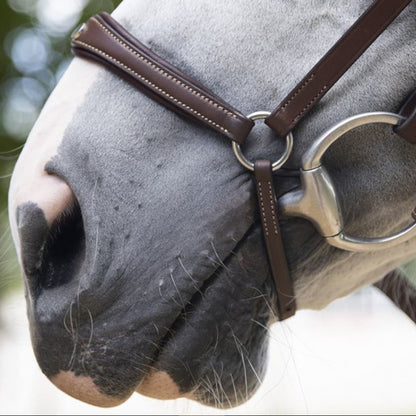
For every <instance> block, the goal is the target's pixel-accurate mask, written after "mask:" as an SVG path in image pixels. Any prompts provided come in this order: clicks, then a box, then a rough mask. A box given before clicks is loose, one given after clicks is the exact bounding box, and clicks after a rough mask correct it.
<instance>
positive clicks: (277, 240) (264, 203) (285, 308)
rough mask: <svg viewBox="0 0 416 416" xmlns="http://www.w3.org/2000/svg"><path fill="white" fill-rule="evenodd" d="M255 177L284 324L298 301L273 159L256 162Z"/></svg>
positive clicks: (271, 267) (279, 311) (279, 310)
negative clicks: (285, 244) (281, 224)
mask: <svg viewBox="0 0 416 416" xmlns="http://www.w3.org/2000/svg"><path fill="white" fill-rule="evenodd" d="M254 174H255V178H256V188H257V199H258V204H259V211H260V217H261V224H262V228H263V236H264V241H265V243H266V250H267V255H268V259H269V264H270V270H271V272H272V276H273V280H274V284H275V287H276V293H277V309H278V315H279V319H280V320H281V321H282V320H284V319H287V318H289V317H291V316H292V315H294V314H295V312H296V300H295V295H294V292H293V284H292V280H291V279H290V275H289V268H288V265H287V261H286V255H285V251H284V247H283V242H282V235H281V232H280V227H279V218H278V216H277V211H276V195H275V192H274V186H273V176H272V164H271V162H270V160H266V159H259V160H256V162H255V163H254Z"/></svg>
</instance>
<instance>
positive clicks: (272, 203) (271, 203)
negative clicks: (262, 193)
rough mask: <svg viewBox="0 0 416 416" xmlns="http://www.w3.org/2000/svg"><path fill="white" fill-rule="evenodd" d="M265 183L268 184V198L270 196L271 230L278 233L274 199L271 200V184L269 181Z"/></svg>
mask: <svg viewBox="0 0 416 416" xmlns="http://www.w3.org/2000/svg"><path fill="white" fill-rule="evenodd" d="M267 184H268V185H269V198H270V208H271V214H272V219H273V231H274V233H275V234H276V235H278V231H277V221H276V216H275V211H274V209H273V205H274V201H273V191H272V184H271V182H270V181H268V182H267Z"/></svg>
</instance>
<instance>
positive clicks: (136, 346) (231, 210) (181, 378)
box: [9, 0, 416, 407]
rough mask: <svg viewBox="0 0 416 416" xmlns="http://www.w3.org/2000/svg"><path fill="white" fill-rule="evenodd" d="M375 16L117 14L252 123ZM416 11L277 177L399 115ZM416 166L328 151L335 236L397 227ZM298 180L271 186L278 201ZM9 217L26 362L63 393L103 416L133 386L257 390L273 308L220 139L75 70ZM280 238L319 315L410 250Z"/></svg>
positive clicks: (276, 147) (50, 113)
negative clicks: (353, 125) (388, 114)
mask: <svg viewBox="0 0 416 416" xmlns="http://www.w3.org/2000/svg"><path fill="white" fill-rule="evenodd" d="M369 3H370V1H369V0H365V1H363V0H352V1H349V2H338V1H335V0H327V1H316V0H304V1H302V2H293V1H290V0H279V1H273V2H272V1H269V0H257V1H249V0H239V1H238V2H223V1H219V0H210V1H206V0H201V1H198V2H195V1H191V0H183V1H181V2H163V1H160V0H159V1H156V0H155V1H152V2H148V1H133V0H125V1H124V2H123V3H122V4H121V5H120V6H119V8H118V9H117V10H116V11H115V12H114V14H113V15H114V17H115V18H116V19H118V20H119V21H120V23H122V24H123V25H124V26H125V27H126V28H127V29H128V30H129V31H131V32H132V34H133V35H135V36H136V37H137V38H138V39H140V40H141V41H142V42H143V43H145V44H146V45H148V46H149V47H150V48H152V49H153V50H154V51H155V52H156V53H158V54H159V55H161V56H162V57H164V58H165V59H167V60H168V61H170V62H172V63H173V64H175V65H177V66H178V67H180V68H181V69H182V70H184V71H185V72H187V73H189V74H190V75H191V76H193V77H195V78H197V79H198V80H200V81H201V82H202V83H203V84H205V85H207V86H208V87H209V88H211V89H212V90H213V91H214V92H215V93H217V94H218V95H220V96H221V97H223V98H224V99H225V100H226V101H228V102H230V103H232V104H233V105H234V106H235V107H237V108H238V109H240V110H241V111H242V112H243V113H246V114H248V113H251V112H253V111H256V110H271V109H273V108H274V107H276V105H277V104H278V103H279V101H280V100H281V99H282V98H283V97H284V96H285V95H286V94H287V93H288V92H289V91H290V90H291V89H292V88H293V87H294V85H295V84H296V83H297V82H298V81H299V80H300V79H301V78H302V77H303V76H304V75H305V73H306V72H307V71H308V70H309V69H310V68H311V67H312V66H313V64H314V63H315V62H316V61H317V60H318V59H319V58H320V57H321V56H322V55H323V54H324V53H325V52H326V51H327V50H328V49H329V47H330V46H332V44H333V43H334V42H335V41H336V40H337V39H338V38H339V37H340V36H341V34H342V33H343V32H344V31H345V30H346V29H347V28H348V27H349V26H350V25H351V24H352V23H353V21H354V20H355V19H356V18H357V17H358V16H359V15H360V14H361V13H362V12H363V11H364V9H365V8H366V7H367V6H368V5H369ZM415 6H416V4H414V3H413V4H411V5H410V7H409V8H408V9H407V10H406V11H405V12H403V13H402V14H401V15H400V16H399V17H398V18H397V19H396V21H395V22H394V23H393V24H392V25H391V26H390V27H389V28H388V30H386V32H385V33H384V34H383V35H382V36H381V37H380V38H379V39H378V40H377V41H376V42H375V44H374V45H373V46H371V47H370V49H369V50H368V51H367V52H366V53H365V55H364V56H363V57H362V58H360V59H359V60H358V61H357V63H356V64H354V66H353V67H352V69H351V70H350V71H349V72H348V73H347V74H346V75H345V76H344V77H343V78H342V79H341V81H340V82H339V83H338V84H337V85H336V86H335V87H334V88H333V90H331V91H330V92H329V93H328V94H327V96H326V97H325V98H324V99H323V100H322V102H321V103H320V104H319V105H318V106H317V108H316V109H315V110H314V111H313V112H312V113H311V114H310V115H309V116H308V117H307V119H306V121H304V122H303V123H302V124H301V125H300V126H299V127H298V128H296V129H295V131H294V136H295V147H294V153H293V155H292V157H291V159H290V160H289V162H288V163H287V165H286V166H285V169H286V172H288V173H289V172H290V171H291V169H296V168H298V167H299V165H300V160H301V157H302V155H303V153H304V152H305V149H307V148H308V146H309V144H310V142H311V140H313V138H315V137H316V136H317V135H318V134H320V133H321V132H322V131H324V130H325V129H327V128H328V127H330V126H331V125H333V124H334V123H336V122H338V121H340V120H342V119H344V118H346V117H348V116H351V115H354V114H357V113H360V112H367V111H396V110H397V109H398V107H399V105H400V102H401V101H402V100H403V99H404V97H405V96H406V94H407V93H408V92H409V91H410V90H411V89H412V88H413V87H414V84H415V78H416V71H415V70H414V61H415V57H416V25H415V22H416V7H415ZM249 142H250V143H257V144H256V145H251V146H250V145H249V146H248V147H249V149H248V153H249V154H250V155H260V156H267V157H270V158H273V155H278V154H279V153H280V152H281V151H282V149H283V146H284V143H283V142H282V141H280V140H276V138H275V137H274V136H273V134H272V133H271V132H270V131H269V130H268V129H267V128H265V127H261V126H259V128H256V130H255V132H254V133H253V134H252V135H251V137H250V138H249ZM246 150H247V149H246ZM415 159H416V148H415V147H413V146H411V145H410V144H408V143H406V142H404V141H403V140H401V139H399V138H398V137H397V136H395V135H394V133H393V132H392V130H391V128H390V129H389V128H387V127H383V126H379V125H373V126H369V127H365V128H361V129H358V130H356V131H354V132H353V133H351V134H349V135H348V137H346V138H345V139H343V140H342V141H341V142H340V143H337V144H335V145H334V146H333V147H332V148H331V151H330V152H329V154H327V157H326V159H325V164H326V166H327V167H328V170H329V171H330V173H331V174H332V175H333V178H334V181H335V184H336V186H337V188H338V190H339V192H340V195H341V200H342V206H343V211H344V216H345V218H346V222H347V229H348V231H351V233H354V234H358V235H360V234H361V235H367V236H373V235H386V234H388V233H390V232H391V231H394V230H397V229H399V228H400V227H402V226H403V225H405V224H406V223H408V222H409V219H410V215H409V213H410V212H411V210H412V209H413V206H414V204H415V202H416V198H415V195H416V169H415V166H414V160H415ZM296 186H298V180H297V178H296V177H293V176H291V175H287V176H279V177H276V187H277V190H278V192H279V194H280V195H282V194H284V193H286V192H288V191H289V190H291V189H293V188H295V187H296ZM9 208H10V209H9V212H10V222H11V227H12V232H13V236H14V241H15V244H16V247H17V251H18V254H19V258H20V262H21V265H22V270H23V275H24V281H25V288H26V296H27V305H28V316H29V321H30V329H31V336H32V343H33V347H34V351H35V354H36V358H37V360H38V362H39V365H40V367H41V369H42V371H43V372H44V373H45V374H46V376H47V377H49V378H50V379H51V381H52V382H53V383H55V384H56V385H57V386H58V387H59V388H61V389H62V390H64V391H65V392H67V393H68V394H71V395H73V396H74V397H77V398H79V399H81V400H84V401H86V402H89V403H92V404H96V405H100V406H112V405H116V404H118V403H120V402H122V401H124V400H126V399H127V398H128V397H129V396H130V395H131V394H132V393H133V392H134V391H138V392H141V393H143V394H147V395H149V396H153V397H158V398H174V397H179V396H185V397H190V398H193V399H195V400H198V401H200V402H203V403H206V404H209V405H215V406H223V407H229V406H234V405H236V404H239V403H241V402H244V401H245V400H246V399H248V398H249V397H250V395H251V394H252V393H253V392H254V391H255V390H256V388H257V387H258V385H259V383H260V382H261V379H262V377H263V375H264V369H265V364H266V362H267V344H268V341H267V331H268V327H269V325H271V324H272V323H273V322H275V321H276V315H275V307H274V305H275V295H274V292H273V284H272V281H271V277H270V272H269V269H268V265H267V258H266V255H265V249H264V245H263V242H262V236H261V231H260V224H259V216H258V213H257V209H256V202H255V197H254V184H253V181H252V177H251V174H250V173H249V172H248V171H246V170H245V169H244V168H243V167H242V166H240V165H239V164H238V162H237V161H236V160H235V158H234V156H233V154H232V151H231V148H230V145H229V143H228V142H227V141H225V140H224V139H223V138H222V137H220V136H219V135H218V134H216V133H214V132H213V131H211V130H209V129H207V128H205V127H201V126H199V125H197V124H195V123H193V122H191V121H189V120H186V119H183V118H181V117H179V116H177V115H175V114H173V113H172V112H170V111H168V110H167V109H165V108H163V107H162V106H160V105H158V104H157V103H155V102H153V101H152V100H150V99H149V98H147V97H146V96H144V95H143V94H141V93H140V92H138V91H137V90H136V89H134V88H133V87H132V86H131V85H130V84H128V83H127V82H125V81H123V80H122V79H120V78H118V77H117V76H115V75H114V74H112V73H110V72H109V71H108V70H106V69H104V68H103V67H101V66H99V65H97V64H94V63H91V62H88V61H86V60H81V59H79V58H75V59H74V61H73V62H72V64H71V65H70V67H69V69H68V70H67V72H66V73H65V75H64V76H63V78H62V80H61V81H60V83H59V84H58V86H57V87H56V89H55V91H54V92H53V93H52V95H51V97H50V99H49V100H48V102H47V104H46V105H45V107H44V109H43V111H42V113H41V115H40V117H39V119H38V121H37V123H36V125H35V127H34V129H33V131H32V132H31V134H30V136H29V138H28V140H27V144H26V146H25V148H24V150H23V152H22V154H21V156H20V158H19V161H18V163H17V165H16V168H15V171H14V174H13V178H12V183H11V188H10V203H9ZM282 233H283V238H284V243H285V247H286V252H287V257H288V261H289V266H290V272H291V276H292V279H293V281H294V287H295V294H296V300H297V305H298V308H309V309H321V308H323V307H325V306H326V305H327V304H328V303H330V302H331V301H332V300H334V299H336V298H339V297H341V296H345V295H347V294H349V293H351V292H352V291H354V290H356V289H358V288H360V287H362V286H364V285H367V284H370V283H372V282H375V281H377V280H379V279H380V278H381V277H383V276H384V275H385V274H386V273H387V272H389V271H390V270H392V269H394V268H395V267H396V266H398V265H400V264H402V263H403V262H405V261H407V260H409V259H411V258H412V257H414V256H415V255H416V245H415V244H414V241H409V242H406V243H403V244H401V245H399V246H398V247H395V248H392V249H388V250H384V251H378V252H368V253H359V254H358V253H351V252H347V251H343V250H339V249H336V248H333V247H330V246H328V245H327V244H326V243H325V241H324V240H323V239H322V238H321V237H320V236H319V234H318V233H317V232H316V230H315V229H314V228H313V226H312V225H311V224H310V223H308V222H307V221H306V220H302V219H289V220H286V221H284V222H282Z"/></svg>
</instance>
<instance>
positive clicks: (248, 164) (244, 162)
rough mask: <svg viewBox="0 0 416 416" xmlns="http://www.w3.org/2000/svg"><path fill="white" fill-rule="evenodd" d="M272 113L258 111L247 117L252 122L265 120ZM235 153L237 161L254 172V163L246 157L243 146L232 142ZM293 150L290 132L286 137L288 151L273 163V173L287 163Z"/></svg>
mask: <svg viewBox="0 0 416 416" xmlns="http://www.w3.org/2000/svg"><path fill="white" fill-rule="evenodd" d="M270 114H271V113H270V112H269V111H256V112H254V113H251V114H249V115H248V116H247V118H249V119H250V120H253V121H255V120H264V119H265V118H267V117H268V116H269V115H270ZM232 146H233V151H234V154H235V157H236V158H237V160H238V161H239V162H240V163H241V164H242V165H243V166H244V167H245V168H246V169H248V170H251V171H254V163H253V162H252V161H251V160H249V159H247V158H246V157H245V156H244V153H243V150H242V149H241V146H240V145H239V144H238V143H236V142H234V141H233V142H232ZM292 148H293V134H292V133H291V132H290V133H288V134H287V135H286V149H285V151H284V152H283V154H282V156H281V157H280V158H279V159H277V160H276V161H275V162H273V163H272V171H273V172H274V171H276V170H278V169H280V168H281V167H282V166H283V165H284V164H285V163H286V161H287V160H288V159H289V156H290V154H291V153H292Z"/></svg>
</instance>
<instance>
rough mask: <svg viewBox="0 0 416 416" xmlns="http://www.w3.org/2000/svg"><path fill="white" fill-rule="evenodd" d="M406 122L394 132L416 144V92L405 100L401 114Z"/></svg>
mask: <svg viewBox="0 0 416 416" xmlns="http://www.w3.org/2000/svg"><path fill="white" fill-rule="evenodd" d="M399 114H400V115H402V116H403V117H405V120H404V121H403V122H402V123H400V124H399V125H398V126H396V127H395V128H394V131H395V132H396V133H397V134H398V135H399V136H400V137H402V138H403V139H405V140H407V141H408V142H410V143H416V90H415V91H413V92H412V93H411V94H410V95H409V96H408V97H407V99H406V100H405V102H404V104H403V105H402V108H401V109H400V112H399Z"/></svg>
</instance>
